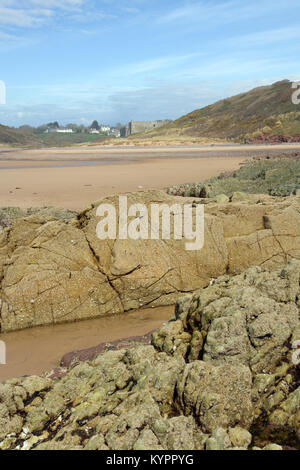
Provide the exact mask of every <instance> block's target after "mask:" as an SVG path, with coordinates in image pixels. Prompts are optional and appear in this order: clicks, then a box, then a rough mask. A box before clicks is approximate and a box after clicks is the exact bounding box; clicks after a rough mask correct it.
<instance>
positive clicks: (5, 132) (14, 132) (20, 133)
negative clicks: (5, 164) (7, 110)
mask: <svg viewBox="0 0 300 470" xmlns="http://www.w3.org/2000/svg"><path fill="white" fill-rule="evenodd" d="M38 142H39V139H38V138H37V137H36V136H35V135H34V133H33V132H30V131H27V130H23V129H22V130H20V129H13V128H11V127H7V126H2V125H1V124H0V144H7V145H13V146H14V145H16V146H18V145H22V146H23V145H34V144H37V143H38Z"/></svg>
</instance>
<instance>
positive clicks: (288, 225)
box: [0, 191, 300, 354]
mask: <svg viewBox="0 0 300 470" xmlns="http://www.w3.org/2000/svg"><path fill="white" fill-rule="evenodd" d="M127 196H128V205H130V204H133V203H143V204H145V205H146V206H147V208H150V204H151V203H156V204H168V205H170V206H171V205H173V204H179V205H180V206H182V205H183V204H188V203H189V204H193V206H195V205H196V204H198V203H201V202H205V244H204V248H203V249H202V250H200V251H187V250H186V249H185V240H174V239H173V238H172V237H171V240H131V239H128V240H120V239H119V238H117V239H116V240H99V239H98V238H97V236H96V226H97V223H98V222H99V220H100V219H99V217H97V216H96V210H97V207H98V205H99V204H100V203H109V204H113V205H114V206H115V207H116V209H117V216H118V203H119V199H118V196H113V197H108V198H105V199H103V200H101V201H98V202H97V203H95V204H93V205H92V206H91V207H89V208H87V209H86V210H85V211H83V212H82V213H80V214H79V215H78V216H77V218H73V219H71V220H65V219H64V218H59V219H58V218H57V214H51V213H50V214H49V212H47V215H45V214H40V213H37V214H32V215H30V216H27V217H19V218H18V219H16V220H15V221H13V222H12V224H11V225H10V226H9V227H7V228H5V229H4V230H3V231H2V232H1V234H0V328H1V329H0V331H1V332H8V331H13V330H17V329H22V328H29V327H33V326H38V325H47V324H52V323H62V322H70V321H76V320H82V319H88V318H96V317H101V316H107V315H112V314H116V313H123V312H127V311H130V310H133V309H138V308H141V307H145V306H153V307H157V306H162V305H171V304H173V303H175V302H176V301H177V300H178V298H180V297H181V296H182V295H183V294H185V293H191V292H194V291H196V290H197V289H199V288H202V287H205V286H207V285H209V283H210V281H211V279H212V278H217V277H218V276H221V275H224V274H238V273H241V272H242V271H243V270H244V269H246V268H248V267H249V266H253V265H259V266H262V267H268V268H276V267H278V266H283V265H284V264H285V263H286V262H287V261H288V260H289V259H291V258H298V259H300V197H297V196H295V197H287V198H281V199H279V198H273V197H268V196H261V197H260V196H256V197H255V198H254V199H251V200H246V201H244V200H243V201H237V202H231V203H229V202H228V203H220V204H218V203H215V202H213V201H211V200H204V201H203V200H201V199H198V200H194V199H192V198H182V197H174V196H170V195H167V194H166V193H164V192H162V191H146V192H139V193H130V194H128V195H127ZM149 213H150V211H149ZM172 226H173V223H171V227H172ZM224 302H225V300H224ZM216 328H217V325H216ZM253 328H255V326H253ZM241 329H242V325H241ZM266 334H267V333H266ZM212 340H213V334H211V341H212ZM241 354H244V352H241Z"/></svg>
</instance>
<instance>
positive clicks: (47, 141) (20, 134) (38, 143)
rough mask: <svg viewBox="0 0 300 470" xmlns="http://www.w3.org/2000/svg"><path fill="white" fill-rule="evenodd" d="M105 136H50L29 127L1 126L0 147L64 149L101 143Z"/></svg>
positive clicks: (82, 134) (53, 134)
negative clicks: (69, 146)
mask: <svg viewBox="0 0 300 470" xmlns="http://www.w3.org/2000/svg"><path fill="white" fill-rule="evenodd" d="M105 138H106V136H105V135H101V134H100V135H99V134H95V135H94V134H89V133H74V134H57V133H55V132H53V133H49V134H43V133H36V132H34V131H33V130H32V128H27V126H24V127H21V128H19V129H15V128H11V127H7V126H3V125H1V124H0V145H9V146H12V147H30V148H39V147H64V146H68V145H74V144H83V143H89V142H100V141H102V140H103V139H105Z"/></svg>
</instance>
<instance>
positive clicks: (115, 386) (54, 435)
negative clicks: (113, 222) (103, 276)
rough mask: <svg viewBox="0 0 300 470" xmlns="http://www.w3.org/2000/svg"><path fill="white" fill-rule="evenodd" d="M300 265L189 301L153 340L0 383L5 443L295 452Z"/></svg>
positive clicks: (262, 271) (227, 283)
mask: <svg viewBox="0 0 300 470" xmlns="http://www.w3.org/2000/svg"><path fill="white" fill-rule="evenodd" d="M299 299H300V261H299V260H291V261H290V262H289V263H288V264H287V265H286V266H285V267H284V268H280V269H277V270H269V269H267V268H263V267H252V268H249V269H248V270H246V271H245V272H243V273H242V274H240V275H237V276H234V277H229V276H228V275H225V276H222V277H220V278H219V279H217V280H216V281H215V282H214V283H212V285H210V286H209V287H207V288H205V289H201V290H199V291H198V292H196V293H194V294H192V295H188V296H185V297H183V298H182V299H181V300H180V301H179V302H178V303H177V304H176V308H175V316H174V318H172V319H171V320H170V321H169V322H167V323H166V324H165V325H163V327H162V328H161V329H160V330H158V331H157V332H156V333H154V334H153V336H152V345H136V346H133V347H131V348H129V349H120V350H110V351H107V352H105V353H103V354H101V355H99V356H97V357H96V358H95V359H93V360H92V361H86V362H82V363H80V364H77V365H75V366H73V367H72V368H71V370H69V371H68V372H67V374H66V375H65V376H64V377H63V378H61V379H50V378H49V377H50V375H51V374H50V373H49V374H45V375H44V376H43V377H34V376H33V377H24V378H20V379H11V380H8V381H6V382H4V383H2V384H0V448H1V449H23V450H26V449H39V450H42V449H50V450H54V449H86V450H96V449H98V450H108V449H113V450H118V449H121V450H132V449H134V450H143V449H152V450H162V449H167V450H173V449H174V450H191V449H198V450H204V449H206V450H223V449H225V450H226V449H257V450H259V449H265V450H280V449H282V448H285V449H299V448H300V372H299V366H297V365H296V364H293V361H292V357H291V356H292V349H291V345H292V342H294V341H297V340H300V300H299Z"/></svg>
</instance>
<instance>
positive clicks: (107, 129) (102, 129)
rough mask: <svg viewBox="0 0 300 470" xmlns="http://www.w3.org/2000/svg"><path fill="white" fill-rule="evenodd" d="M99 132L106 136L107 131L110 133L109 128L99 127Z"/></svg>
mask: <svg viewBox="0 0 300 470" xmlns="http://www.w3.org/2000/svg"><path fill="white" fill-rule="evenodd" d="M100 131H101V132H102V133H103V134H108V133H109V131H110V126H100Z"/></svg>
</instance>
